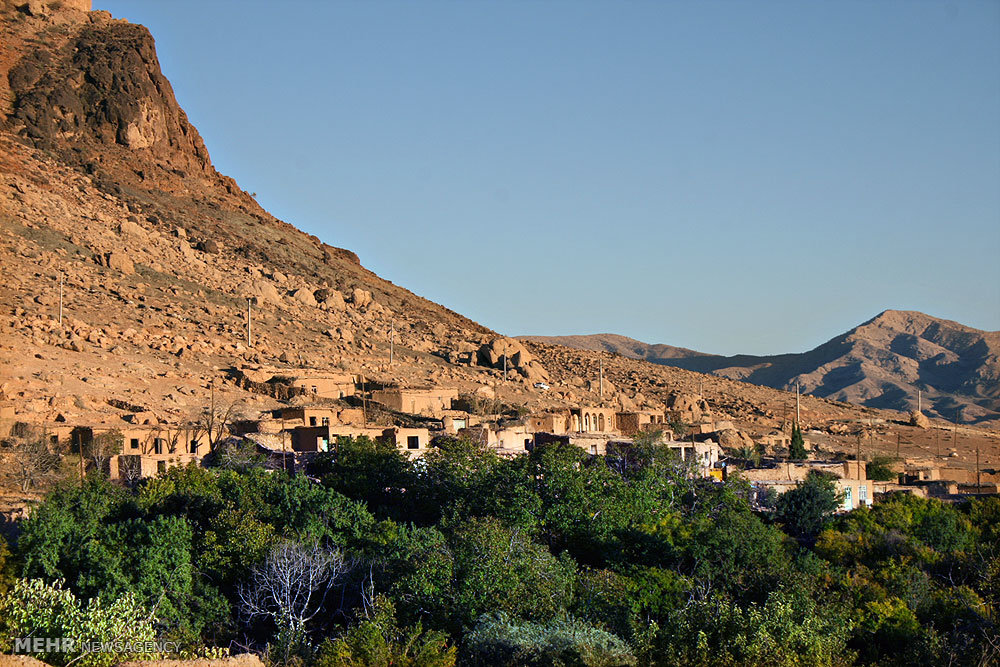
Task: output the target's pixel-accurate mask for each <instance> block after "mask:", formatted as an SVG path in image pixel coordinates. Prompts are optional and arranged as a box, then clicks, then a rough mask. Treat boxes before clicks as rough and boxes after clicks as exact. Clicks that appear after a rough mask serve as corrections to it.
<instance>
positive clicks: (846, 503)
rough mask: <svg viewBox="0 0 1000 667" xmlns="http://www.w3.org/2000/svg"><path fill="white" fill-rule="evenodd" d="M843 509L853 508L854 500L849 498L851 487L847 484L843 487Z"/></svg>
mask: <svg viewBox="0 0 1000 667" xmlns="http://www.w3.org/2000/svg"><path fill="white" fill-rule="evenodd" d="M844 509H845V510H850V509H854V500H853V498H851V487H849V486H845V487H844Z"/></svg>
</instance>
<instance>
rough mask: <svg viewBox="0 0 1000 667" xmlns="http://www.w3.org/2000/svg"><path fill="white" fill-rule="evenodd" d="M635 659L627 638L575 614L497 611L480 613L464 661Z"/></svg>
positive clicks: (612, 666) (610, 666)
mask: <svg viewBox="0 0 1000 667" xmlns="http://www.w3.org/2000/svg"><path fill="white" fill-rule="evenodd" d="M636 663H637V661H636V658H635V656H634V655H633V654H632V651H631V649H630V648H629V646H628V644H626V643H625V642H624V641H623V640H622V639H621V637H618V636H616V635H614V634H612V633H610V632H607V631H606V630H602V629H600V628H595V627H594V626H592V625H590V624H588V623H586V622H584V621H581V620H579V619H575V618H572V617H560V618H555V619H552V620H550V621H548V622H545V623H532V622H524V621H518V620H516V619H512V618H511V617H510V616H508V615H506V614H503V613H498V614H492V615H488V616H484V617H482V618H481V619H480V620H479V622H478V623H477V624H476V627H475V629H473V631H472V632H471V633H469V635H468V636H467V637H466V647H465V651H464V660H463V664H469V665H477V666H482V667H494V666H501V667H504V666H509V667H521V666H522V665H530V666H539V667H541V666H542V665H545V666H550V665H551V666H553V667H554V666H556V665H576V666H579V667H627V666H630V665H635V664H636Z"/></svg>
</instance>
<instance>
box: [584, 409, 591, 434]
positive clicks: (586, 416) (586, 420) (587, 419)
mask: <svg viewBox="0 0 1000 667" xmlns="http://www.w3.org/2000/svg"><path fill="white" fill-rule="evenodd" d="M583 430H584V431H589V430H590V413H589V412H586V413H584V415H583Z"/></svg>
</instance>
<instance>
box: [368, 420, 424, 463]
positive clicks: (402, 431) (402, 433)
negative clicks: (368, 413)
mask: <svg viewBox="0 0 1000 667" xmlns="http://www.w3.org/2000/svg"><path fill="white" fill-rule="evenodd" d="M380 437H381V438H382V440H383V441H385V442H388V443H390V444H393V445H395V446H396V449H398V450H400V451H401V452H406V453H407V454H408V455H409V456H410V458H417V457H420V456H423V455H424V454H425V453H427V449H428V448H429V447H430V446H431V432H430V431H429V430H428V429H426V428H404V427H402V426H393V427H392V428H387V429H385V430H384V431H383V432H382V435H381V436H380Z"/></svg>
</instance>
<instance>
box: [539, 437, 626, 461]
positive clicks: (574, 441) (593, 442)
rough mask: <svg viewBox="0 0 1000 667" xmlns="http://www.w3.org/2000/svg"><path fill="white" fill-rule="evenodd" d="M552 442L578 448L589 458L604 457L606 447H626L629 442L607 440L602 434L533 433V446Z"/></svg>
mask: <svg viewBox="0 0 1000 667" xmlns="http://www.w3.org/2000/svg"><path fill="white" fill-rule="evenodd" d="M552 442H564V443H566V444H568V445H573V446H574V447H579V448H580V449H582V450H583V451H584V452H586V453H588V454H590V455H591V456H604V455H605V454H607V452H608V447H609V446H610V447H612V448H613V447H616V446H617V447H619V448H621V447H627V446H629V445H630V444H631V442H630V441H627V440H621V439H616V438H609V437H608V434H606V433H604V434H602V433H563V434H556V433H535V443H534V444H535V445H536V446H538V445H544V444H548V443H552Z"/></svg>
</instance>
